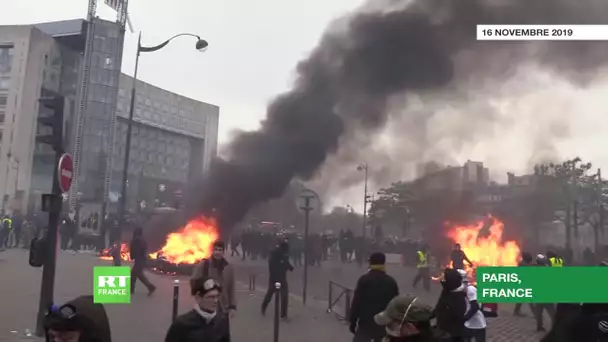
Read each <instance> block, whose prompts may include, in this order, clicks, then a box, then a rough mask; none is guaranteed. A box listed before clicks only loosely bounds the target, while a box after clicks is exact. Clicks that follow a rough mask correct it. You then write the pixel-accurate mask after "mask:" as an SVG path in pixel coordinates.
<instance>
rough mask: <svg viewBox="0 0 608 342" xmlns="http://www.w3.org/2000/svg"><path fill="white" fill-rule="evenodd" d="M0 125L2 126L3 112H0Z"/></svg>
mask: <svg viewBox="0 0 608 342" xmlns="http://www.w3.org/2000/svg"><path fill="white" fill-rule="evenodd" d="M0 124H4V112H0Z"/></svg>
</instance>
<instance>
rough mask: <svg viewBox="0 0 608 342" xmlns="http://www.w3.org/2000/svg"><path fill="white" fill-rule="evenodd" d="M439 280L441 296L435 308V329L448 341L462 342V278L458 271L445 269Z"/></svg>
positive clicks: (463, 296)
mask: <svg viewBox="0 0 608 342" xmlns="http://www.w3.org/2000/svg"><path fill="white" fill-rule="evenodd" d="M442 278H443V279H442V280H441V287H442V290H441V294H440V295H439V300H438V301H437V305H436V306H435V317H437V327H438V328H439V329H440V330H441V331H442V332H444V333H445V334H446V335H449V340H450V341H454V342H462V341H464V336H465V330H464V322H465V313H466V310H467V305H466V292H465V290H466V286H464V284H463V283H462V276H461V275H460V273H458V270H456V269H452V268H446V269H445V270H444V272H443V277H442Z"/></svg>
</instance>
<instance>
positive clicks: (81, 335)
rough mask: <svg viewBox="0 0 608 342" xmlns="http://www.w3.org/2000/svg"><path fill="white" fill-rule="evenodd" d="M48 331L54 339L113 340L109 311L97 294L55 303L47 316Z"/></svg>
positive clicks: (78, 341) (63, 341) (80, 341)
mask: <svg viewBox="0 0 608 342" xmlns="http://www.w3.org/2000/svg"><path fill="white" fill-rule="evenodd" d="M44 331H45V334H46V339H47V341H52V342H112V334H111V331H110V321H109V320H108V316H107V314H106V310H105V308H104V306H103V304H95V303H94V302H93V296H81V297H78V298H76V299H73V300H71V301H69V302H67V303H66V304H64V305H62V306H60V307H58V306H55V305H53V306H52V307H51V308H49V311H48V313H47V314H46V317H45V319H44Z"/></svg>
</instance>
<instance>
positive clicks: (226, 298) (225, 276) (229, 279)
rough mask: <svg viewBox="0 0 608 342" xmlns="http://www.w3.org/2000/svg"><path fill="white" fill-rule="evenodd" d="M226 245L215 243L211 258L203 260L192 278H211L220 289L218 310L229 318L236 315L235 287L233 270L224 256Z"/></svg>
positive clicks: (221, 242) (195, 269) (220, 242)
mask: <svg viewBox="0 0 608 342" xmlns="http://www.w3.org/2000/svg"><path fill="white" fill-rule="evenodd" d="M225 253H226V244H225V243H224V242H223V241H219V240H218V241H216V242H215V243H214V244H213V252H212V254H211V258H209V259H203V260H202V261H201V262H200V263H199V264H198V265H196V267H195V268H194V270H193V272H192V278H193V279H194V278H201V277H202V278H213V279H214V280H215V281H216V282H218V284H220V286H221V287H222V294H221V297H220V309H221V310H222V311H223V312H226V313H228V314H229V317H230V318H234V316H235V315H236V286H235V276H234V268H233V267H232V265H231V264H229V263H228V261H227V260H226V258H224V254H225Z"/></svg>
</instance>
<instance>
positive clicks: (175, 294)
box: [171, 279, 179, 322]
mask: <svg viewBox="0 0 608 342" xmlns="http://www.w3.org/2000/svg"><path fill="white" fill-rule="evenodd" d="M178 304H179V280H178V279H175V280H174V281H173V311H172V312H171V322H175V318H177V306H178Z"/></svg>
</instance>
